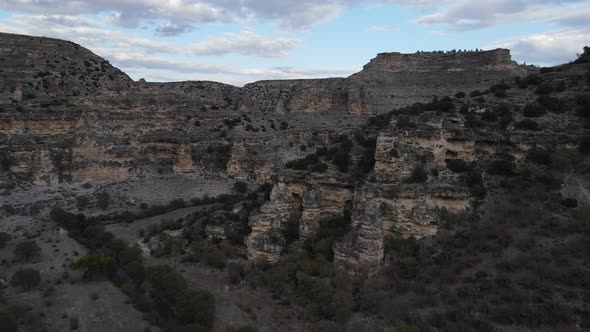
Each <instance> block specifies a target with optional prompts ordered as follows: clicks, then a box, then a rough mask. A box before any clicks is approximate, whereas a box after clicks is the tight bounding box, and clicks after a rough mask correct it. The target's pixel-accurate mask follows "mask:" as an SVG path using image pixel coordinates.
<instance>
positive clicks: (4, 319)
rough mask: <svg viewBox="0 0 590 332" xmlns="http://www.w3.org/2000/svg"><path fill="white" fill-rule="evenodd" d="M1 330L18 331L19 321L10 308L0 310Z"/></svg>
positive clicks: (3, 331)
mask: <svg viewBox="0 0 590 332" xmlns="http://www.w3.org/2000/svg"><path fill="white" fill-rule="evenodd" d="M0 331H2V332H17V331H19V329H18V322H17V320H16V317H15V316H14V314H13V313H12V312H10V311H8V310H2V311H0Z"/></svg>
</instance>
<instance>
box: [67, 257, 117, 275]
mask: <svg viewBox="0 0 590 332" xmlns="http://www.w3.org/2000/svg"><path fill="white" fill-rule="evenodd" d="M71 267H72V269H74V270H84V276H85V277H87V278H92V277H95V276H97V275H109V274H110V273H112V272H113V271H114V269H115V260H114V259H113V258H112V257H110V256H107V255H105V254H103V253H101V252H95V253H90V254H88V255H86V256H82V257H80V258H78V259H77V260H76V261H75V262H74V263H73V264H72V265H71Z"/></svg>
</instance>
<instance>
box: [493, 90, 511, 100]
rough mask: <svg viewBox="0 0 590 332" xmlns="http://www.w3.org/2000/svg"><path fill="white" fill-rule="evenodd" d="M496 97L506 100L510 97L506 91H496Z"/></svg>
mask: <svg viewBox="0 0 590 332" xmlns="http://www.w3.org/2000/svg"><path fill="white" fill-rule="evenodd" d="M494 96H496V97H497V98H506V97H508V94H507V93H506V91H505V90H496V91H495V92H494Z"/></svg>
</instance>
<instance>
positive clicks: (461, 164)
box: [446, 159, 471, 173]
mask: <svg viewBox="0 0 590 332" xmlns="http://www.w3.org/2000/svg"><path fill="white" fill-rule="evenodd" d="M446 163H447V167H448V168H449V169H450V170H451V171H452V172H455V173H463V172H467V171H469V170H470V169H471V166H470V165H469V164H468V163H467V162H466V161H465V160H462V159H447V160H446Z"/></svg>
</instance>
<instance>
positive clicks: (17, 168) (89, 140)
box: [0, 34, 520, 186]
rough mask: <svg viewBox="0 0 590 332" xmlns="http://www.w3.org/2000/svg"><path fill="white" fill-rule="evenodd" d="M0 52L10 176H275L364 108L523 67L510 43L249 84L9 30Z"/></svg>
mask: <svg viewBox="0 0 590 332" xmlns="http://www.w3.org/2000/svg"><path fill="white" fill-rule="evenodd" d="M0 59H1V61H2V67H3V69H2V70H3V75H2V78H1V79H0V110H1V111H0V138H1V140H0V154H1V155H2V158H3V159H4V160H7V161H10V164H11V167H10V168H9V172H10V173H11V175H10V176H5V177H4V178H6V179H8V178H10V179H11V180H6V181H7V182H6V184H5V186H14V185H15V181H16V182H18V183H19V184H21V185H22V184H26V183H34V184H36V185H51V184H55V183H59V182H68V181H80V182H92V181H105V180H114V181H124V180H125V179H128V178H130V177H135V176H146V175H151V174H153V175H156V176H157V175H158V174H162V173H179V174H182V173H186V172H203V173H207V172H220V171H221V172H224V173H227V174H229V175H231V176H234V177H236V178H239V179H245V180H252V181H256V182H268V181H270V180H271V178H272V176H273V174H274V172H275V170H276V169H278V168H280V167H281V166H282V165H283V164H284V163H285V162H286V161H288V160H291V159H294V158H296V157H300V156H302V155H304V153H303V152H304V151H303V150H302V149H301V146H302V145H305V146H307V145H311V147H313V146H314V144H321V141H320V139H321V135H323V134H324V133H330V132H337V133H339V134H341V133H345V132H346V131H350V130H352V129H354V128H356V127H358V125H359V124H360V123H363V122H364V121H365V119H364V116H365V115H366V114H374V113H380V112H385V111H390V110H391V109H392V107H395V106H400V105H409V104H411V103H414V102H416V101H423V100H425V99H429V98H431V96H432V95H434V94H436V95H443V94H449V93H450V92H453V91H458V90H466V89H468V88H469V89H474V88H477V87H480V86H484V85H488V86H489V84H490V82H492V81H495V80H498V79H502V78H506V79H508V78H511V77H512V76H514V75H515V74H517V73H518V72H519V71H520V67H518V66H517V65H516V64H515V63H514V62H512V61H510V55H509V52H508V51H507V50H495V51H489V52H477V53H456V54H428V55H426V54H411V55H409V54H399V53H388V54H379V55H378V56H377V58H375V59H373V60H372V61H371V62H370V63H369V64H367V65H366V66H365V68H364V69H363V70H362V71H361V72H359V73H358V74H355V75H353V76H351V77H349V78H334V79H322V80H289V81H261V82H256V83H251V84H247V85H246V86H244V87H243V88H236V87H232V86H229V85H224V84H220V83H215V82H178V83H146V82H133V81H132V80H131V79H129V77H127V76H126V75H125V74H124V73H122V72H121V71H120V70H118V69H117V68H114V67H113V66H111V65H110V64H109V63H108V62H107V61H105V60H104V59H101V58H100V57H98V56H97V55H95V54H93V53H92V52H90V51H88V50H86V49H84V48H83V47H81V46H79V45H76V44H73V43H70V42H66V41H61V40H56V39H51V38H38V37H29V36H19V35H10V34H0ZM440 75H443V76H445V78H444V79H441V78H440ZM435 78H436V79H435ZM440 82H444V84H441V83H440ZM310 113H314V115H313V116H310V115H309V114H310Z"/></svg>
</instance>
